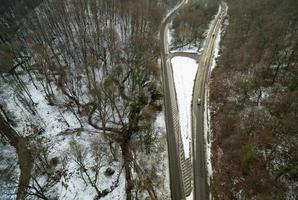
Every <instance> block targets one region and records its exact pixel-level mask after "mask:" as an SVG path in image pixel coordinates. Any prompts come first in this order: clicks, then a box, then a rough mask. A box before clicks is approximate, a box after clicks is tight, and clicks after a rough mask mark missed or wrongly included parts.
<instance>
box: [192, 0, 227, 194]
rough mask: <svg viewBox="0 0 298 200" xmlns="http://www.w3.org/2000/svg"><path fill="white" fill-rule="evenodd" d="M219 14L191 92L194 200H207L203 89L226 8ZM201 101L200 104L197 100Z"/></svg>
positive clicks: (206, 83)
mask: <svg viewBox="0 0 298 200" xmlns="http://www.w3.org/2000/svg"><path fill="white" fill-rule="evenodd" d="M220 9H221V10H220V12H219V14H218V15H217V16H216V17H215V20H214V23H213V24H212V27H211V30H210V32H209V35H208V36H207V38H206V42H205V47H204V50H203V52H202V54H201V56H200V60H199V69H198V71H197V75H196V80H195V84H194V90H193V100H192V105H193V106H192V126H193V127H192V128H193V129H192V130H193V142H192V144H193V175H194V195H193V197H194V200H207V199H209V198H210V190H209V185H208V181H207V178H208V176H207V167H206V166H207V165H206V162H207V160H206V144H205V139H204V110H205V109H207V108H204V105H205V103H204V102H205V101H207V99H205V89H206V87H208V75H209V74H210V73H209V70H210V65H211V61H212V57H213V50H214V43H215V39H216V35H217V34H218V33H219V29H220V26H221V24H222V22H223V20H224V18H225V16H226V12H227V6H226V4H225V3H223V2H222V3H221V7H220ZM199 98H200V99H201V104H200V105H198V104H197V100H198V99H199Z"/></svg>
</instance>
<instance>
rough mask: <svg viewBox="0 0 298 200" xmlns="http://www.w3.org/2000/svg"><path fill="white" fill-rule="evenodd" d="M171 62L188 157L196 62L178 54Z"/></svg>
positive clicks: (185, 152)
mask: <svg viewBox="0 0 298 200" xmlns="http://www.w3.org/2000/svg"><path fill="white" fill-rule="evenodd" d="M171 62H172V69H173V76H174V82H175V89H176V96H177V103H178V110H179V122H180V130H181V137H182V142H183V148H184V154H185V157H186V158H189V156H190V145H191V140H192V138H191V100H192V92H193V86H194V80H195V76H196V72H197V69H198V64H197V62H196V61H195V60H194V59H191V58H187V57H180V56H178V57H174V58H172V60H171Z"/></svg>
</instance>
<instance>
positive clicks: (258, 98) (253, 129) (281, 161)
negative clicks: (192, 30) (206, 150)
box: [211, 0, 298, 200]
mask: <svg viewBox="0 0 298 200" xmlns="http://www.w3.org/2000/svg"><path fill="white" fill-rule="evenodd" d="M227 3H228V6H229V10H228V24H229V25H228V26H226V27H225V28H224V29H225V34H224V36H223V39H222V42H221V56H220V57H219V58H218V67H217V68H216V69H215V70H214V72H213V75H212V82H211V106H212V111H213V112H212V119H211V120H212V121H211V126H212V129H213V131H212V132H213V145H212V148H213V169H214V173H213V185H212V190H213V193H214V196H215V197H216V199H220V200H223V199H225V200H230V199H268V200H269V199H296V198H297V194H298V187H297V183H298V171H297V169H298V146H297V144H298V79H297V78H298V60H297V59H298V53H297V52H298V51H297V50H298V23H297V22H298V1H296V0H262V1H260V0H250V1H246V0H228V1H227ZM226 24H227V23H226Z"/></svg>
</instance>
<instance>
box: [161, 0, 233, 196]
mask: <svg viewBox="0 0 298 200" xmlns="http://www.w3.org/2000/svg"><path fill="white" fill-rule="evenodd" d="M187 3H188V0H182V1H181V3H180V4H178V5H177V6H176V7H175V8H174V9H173V10H172V11H170V13H169V14H168V15H167V16H166V17H165V19H164V20H163V21H162V24H161V27H160V49H161V68H162V82H163V92H164V104H165V119H166V129H167V141H168V155H169V168H170V188H171V199H173V200H180V199H185V198H186V196H187V195H189V193H190V191H191V190H192V191H193V199H195V200H207V199H209V198H210V192H209V186H208V182H207V178H208V173H207V169H206V151H205V149H206V144H205V140H204V117H205V116H204V109H205V108H204V105H205V103H204V101H207V99H205V92H206V87H208V77H209V75H210V65H211V61H212V57H213V50H214V44H215V38H216V37H215V36H216V35H217V34H218V33H219V28H220V25H221V23H222V22H223V20H224V17H225V16H226V12H227V6H226V4H225V3H221V7H220V12H219V13H218V14H217V15H216V17H215V20H214V23H213V24H212V25H211V29H210V32H209V35H208V36H207V37H206V41H205V46H204V50H203V52H202V54H201V56H198V55H195V54H193V53H186V52H175V53H170V52H169V47H168V37H167V36H168V34H167V31H168V24H169V23H170V22H171V20H172V17H173V16H174V15H175V14H176V13H177V11H178V10H179V9H180V8H182V7H183V6H184V5H185V4H187ZM174 56H184V57H189V58H193V59H195V60H197V61H198V63H199V68H198V72H197V74H196V80H195V84H194V91H193V100H192V105H194V106H193V107H192V124H193V126H192V128H193V131H192V132H193V140H192V167H190V168H187V167H185V166H186V164H185V163H188V162H185V160H183V159H185V158H184V156H181V155H184V153H183V152H181V151H183V148H181V147H180V146H181V137H180V130H179V120H178V108H177V100H176V92H175V86H174V79H173V72H172V68H171V58H172V57H174ZM198 98H200V99H201V101H202V103H201V104H200V105H197V103H196V102H197V99H198ZM185 169H188V170H189V171H190V173H189V174H190V175H189V176H191V177H190V178H189V177H185V173H183V170H185ZM185 179H187V181H186V180H185ZM190 179H191V180H192V181H191V180H190ZM190 184H193V185H192V186H189V185H190Z"/></svg>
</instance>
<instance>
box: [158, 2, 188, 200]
mask: <svg viewBox="0 0 298 200" xmlns="http://www.w3.org/2000/svg"><path fill="white" fill-rule="evenodd" d="M187 2H188V0H182V1H181V2H180V3H179V4H178V5H177V6H176V7H175V8H174V9H172V10H171V11H170V12H169V14H168V15H167V16H166V17H165V18H164V20H163V21H162V24H161V27H160V35H159V36H160V50H161V69H162V83H163V94H164V105H165V121H166V130H167V142H168V157H169V171H170V188H171V199H173V200H183V199H185V192H184V186H183V180H182V171H181V164H180V156H179V150H178V141H179V135H178V134H179V133H178V132H177V119H175V116H176V117H177V113H176V112H177V102H176V96H175V95H176V93H175V87H174V81H173V74H172V70H171V61H170V57H169V47H168V38H167V36H168V34H167V32H166V31H167V30H168V24H169V22H170V21H171V19H172V17H173V16H174V15H175V13H176V12H177V11H178V10H179V9H180V8H181V7H182V6H184V5H185V4H186V3H187Z"/></svg>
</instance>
